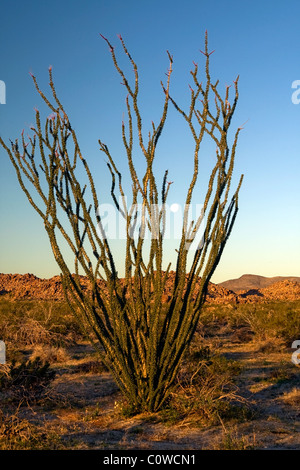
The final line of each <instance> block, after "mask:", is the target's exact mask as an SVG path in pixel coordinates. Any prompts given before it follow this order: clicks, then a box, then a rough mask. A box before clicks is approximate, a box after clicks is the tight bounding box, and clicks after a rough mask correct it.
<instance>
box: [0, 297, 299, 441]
mask: <svg viewBox="0 0 300 470" xmlns="http://www.w3.org/2000/svg"><path fill="white" fill-rule="evenodd" d="M10 297H11V294H6V295H3V296H2V297H1V298H0V338H1V339H3V340H4V341H5V343H6V345H7V364H6V365H5V366H0V368H1V369H0V400H1V412H0V449H50V450H54V449H106V450H107V449H111V450H113V449H151V450H163V449H168V450H172V449H173V450H174V449H178V450H183V449H184V450H195V449H213V450H217V449H227V450H231V449H234V450H245V449H300V440H299V432H298V431H299V424H300V423H299V412H300V408H299V406H300V405H299V393H298V390H299V384H300V382H299V380H300V375H299V367H297V366H296V365H295V364H293V363H292V361H291V354H292V352H293V350H292V349H291V344H292V342H293V340H295V339H299V338H298V334H299V331H300V315H299V314H300V302H299V301H293V302H282V301H281V302H280V301H265V302H258V303H246V304H238V303H236V302H233V303H226V304H216V303H212V302H207V303H206V305H205V306H204V309H203V313H202V316H201V322H200V323H199V325H198V328H197V332H196V335H195V337H194V340H193V342H192V344H191V346H190V348H189V350H188V351H187V353H186V354H185V356H184V359H183V362H182V364H181V368H180V371H179V373H178V377H177V380H176V387H175V389H174V391H173V393H172V395H171V397H170V399H169V401H168V402H167V403H166V405H165V406H164V408H163V409H162V410H161V411H159V412H156V413H150V412H144V413H139V414H134V412H133V410H132V409H131V408H130V406H128V404H127V403H126V401H124V397H122V394H121V393H120V391H119V389H118V387H117V386H116V385H115V383H114V381H113V378H112V376H111V374H110V373H109V372H108V371H107V370H106V368H105V366H104V365H103V364H102V363H101V361H100V360H99V357H98V355H97V352H96V351H95V350H94V348H93V347H92V346H91V345H90V344H89V343H88V342H87V341H86V340H85V338H84V336H83V335H82V332H81V329H80V325H78V324H77V323H76V321H75V319H74V318H73V316H72V315H71V314H70V311H69V309H68V307H67V305H66V303H65V302H63V301H55V302H53V301H41V300H18V301H17V300H12V299H11V298H10ZM21 327H22V328H21Z"/></svg>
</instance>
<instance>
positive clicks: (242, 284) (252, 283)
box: [218, 274, 300, 292]
mask: <svg viewBox="0 0 300 470" xmlns="http://www.w3.org/2000/svg"><path fill="white" fill-rule="evenodd" d="M280 281H293V282H299V283H300V277H295V276H275V277H264V276H258V275H256V274H243V276H241V277H239V278H238V279H230V280H229V281H224V282H220V283H219V284H218V286H221V287H225V288H226V289H230V290H232V291H234V292H238V291H242V290H243V291H245V290H246V291H248V290H252V289H263V288H265V287H269V286H271V285H272V284H275V283H276V282H280Z"/></svg>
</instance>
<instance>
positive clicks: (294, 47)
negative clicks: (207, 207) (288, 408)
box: [0, 0, 300, 282]
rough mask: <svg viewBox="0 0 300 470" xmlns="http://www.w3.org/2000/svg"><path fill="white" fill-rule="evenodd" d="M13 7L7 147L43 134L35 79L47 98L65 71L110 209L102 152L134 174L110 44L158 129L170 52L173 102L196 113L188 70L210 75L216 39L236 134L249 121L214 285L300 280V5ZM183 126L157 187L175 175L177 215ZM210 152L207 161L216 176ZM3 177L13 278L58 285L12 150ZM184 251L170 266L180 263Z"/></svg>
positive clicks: (294, 0)
mask: <svg viewBox="0 0 300 470" xmlns="http://www.w3.org/2000/svg"><path fill="white" fill-rule="evenodd" d="M0 6H1V15H0V18H1V28H0V44H1V49H0V54H1V60H0V80H2V81H3V82H4V83H5V84H6V104H0V135H1V137H2V138H3V139H4V140H5V141H8V140H9V139H15V138H17V137H20V134H21V132H22V129H25V133H26V132H28V133H29V132H30V131H29V128H30V125H31V124H32V123H33V122H34V116H35V112H34V107H37V108H38V109H42V108H43V107H42V103H41V99H40V97H39V96H38V94H37V93H36V91H35V89H34V86H33V83H32V79H31V77H30V75H29V72H33V73H34V74H35V75H36V77H37V78H38V80H39V82H40V84H41V88H42V89H44V90H46V89H47V87H48V67H49V65H52V67H53V74H54V79H55V83H56V88H57V92H58V94H59V96H60V99H61V101H62V102H63V103H64V105H65V108H66V110H67V112H68V114H69V117H70V120H71V123H72V125H73V127H74V128H75V130H76V131H77V133H78V137H79V141H80V145H81V148H82V150H83V152H84V154H85V155H86V158H87V160H88V162H89V163H90V164H91V167H92V168H93V171H95V175H96V178H97V185H98V189H99V191H100V192H101V194H103V195H105V197H106V198H107V194H108V195H109V188H110V185H109V174H108V171H107V167H106V165H105V161H104V156H103V155H102V154H101V153H100V152H99V146H98V139H99V138H101V139H102V140H103V141H104V142H106V143H107V145H108V146H110V147H111V149H112V152H113V155H114V157H115V159H116V161H117V162H118V163H119V166H120V168H123V167H124V168H125V160H124V152H123V150H122V149H121V142H120V129H121V121H122V118H123V113H124V112H125V111H126V107H125V96H126V93H125V90H124V87H122V86H121V85H120V78H119V77H118V76H117V74H116V72H115V69H114V67H113V64H112V62H111V58H110V54H109V51H108V48H107V45H106V44H105V42H104V41H103V40H101V38H100V36H99V33H102V34H103V35H104V36H106V37H108V38H109V39H110V41H111V42H112V43H113V44H114V45H115V46H116V48H117V51H118V52H120V53H121V49H120V44H119V40H118V38H117V34H122V36H123V38H124V40H125V41H126V44H127V46H128V48H129V50H130V52H131V54H132V56H133V57H134V59H135V61H136V63H137V65H138V67H139V71H140V75H141V87H142V91H141V103H142V107H143V113H144V116H145V117H144V120H145V128H149V129H150V127H151V120H154V121H155V120H156V122H157V119H158V116H159V110H160V109H161V105H162V102H163V101H162V100H163V96H162V91H161V87H160V80H165V78H166V77H165V73H166V71H167V68H168V57H167V54H166V50H169V51H170V53H171V54H172V55H173V59H174V72H173V82H172V85H171V91H172V94H173V95H174V97H176V99H177V100H178V101H179V102H180V104H182V105H183V106H185V107H188V106H189V89H188V84H189V83H191V77H190V74H189V71H190V70H191V68H192V67H193V63H192V61H195V62H198V63H199V66H200V65H201V64H202V65H203V56H202V54H201V53H200V52H199V49H203V47H204V33H205V30H207V31H208V37H209V48H210V49H211V50H213V49H215V52H214V54H213V55H212V56H211V61H212V74H213V77H214V78H215V79H217V78H219V79H220V81H221V84H224V85H225V84H231V83H232V81H233V80H235V79H236V77H237V75H239V76H240V81H239V91H240V100H239V103H238V108H237V111H236V116H235V120H234V125H235V127H238V126H240V125H242V124H243V123H244V122H245V121H247V123H246V125H245V127H244V129H243V131H242V132H241V134H240V140H239V146H238V150H237V156H236V158H237V160H236V166H235V175H236V177H238V176H239V175H240V173H244V174H245V179H244V183H243V186H242V189H241V193H240V201H239V206H240V211H239V214H238V217H237V220H236V224H235V226H234V229H233V232H232V235H231V238H230V240H229V242H228V244H227V246H226V248H225V252H224V254H223V258H222V260H221V262H220V264H219V266H218V268H217V270H216V273H215V275H214V277H213V280H214V281H215V282H221V281H223V280H227V279H230V278H235V277H239V276H241V275H242V274H244V273H252V274H260V275H264V276H277V275H294V276H300V211H299V209H300V186H299V176H300V104H299V105H297V104H293V103H292V99H291V97H292V93H293V91H295V90H293V89H292V83H293V81H295V80H300V53H299V44H300V28H299V18H300V2H299V0H287V1H285V2H282V1H281V2H279V1H274V0H243V1H241V0H239V1H238V0H227V1H223V0H215V1H204V0H186V1H185V2H183V1H181V2H176V1H174V0H172V1H171V0H152V1H151V2H149V1H144V0H127V1H124V0H123V1H121V0H109V1H107V0H105V1H104V0H97V1H96V0H85V1H79V0H64V1H58V0H52V1H51V2H46V1H45V0H39V1H37V0H27V1H26V2H24V1H20V0H11V1H10V2H1V4H0ZM0 97H1V95H0ZM184 127H185V123H184V122H183V121H181V120H180V119H179V118H178V117H177V118H175V117H174V116H173V114H171V117H170V123H169V127H168V130H167V131H166V135H165V136H164V137H163V138H162V142H161V148H160V151H159V152H158V155H157V158H158V163H157V171H158V174H160V175H163V172H164V170H165V169H167V168H168V169H169V177H170V180H172V181H174V184H173V185H172V187H171V190H172V191H171V193H170V204H171V203H176V202H178V201H179V200H180V197H181V196H182V194H183V191H184V189H185V187H186V186H184V184H187V181H188V180H189V178H190V175H191V168H192V167H191V162H192V159H193V155H192V152H191V149H192V147H191V141H190V140H189V137H188V134H187V133H185V132H184V131H183V130H182V129H184ZM208 153H209V152H207V154H205V153H204V154H203V155H202V159H203V160H202V162H203V168H205V165H206V163H205V162H206V159H209V158H210V156H209V155H208ZM0 164H1V166H0V217H1V219H0V220H1V225H0V272H3V273H26V272H31V273H34V274H35V275H37V276H39V277H50V276H52V275H55V274H58V273H59V270H58V268H57V266H56V264H55V262H54V260H53V258H52V253H51V250H50V247H49V242H48V239H47V236H46V234H45V232H44V228H43V224H42V223H41V220H40V218H39V217H38V215H36V214H35V212H34V210H33V209H32V207H31V206H30V205H29V203H28V201H27V199H26V198H25V196H24V194H23V192H22V191H21V189H20V188H19V186H18V183H17V180H16V176H15V173H14V169H13V168H12V166H11V163H10V161H9V159H8V156H7V155H6V153H5V152H4V150H3V149H2V148H1V149H0ZM103 197H104V196H103ZM105 202H108V200H107V199H106V201H105ZM199 202H203V201H199ZM115 248H116V250H117V251H118V246H117V245H116V246H115ZM172 250H173V247H172ZM172 250H170V253H169V254H168V252H167V253H166V254H167V255H169V256H170V259H171V257H172V252H173V251H172Z"/></svg>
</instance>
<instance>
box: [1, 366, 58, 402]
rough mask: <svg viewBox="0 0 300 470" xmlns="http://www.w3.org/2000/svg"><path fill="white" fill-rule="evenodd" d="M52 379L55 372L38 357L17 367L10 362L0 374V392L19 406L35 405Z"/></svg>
mask: <svg viewBox="0 0 300 470" xmlns="http://www.w3.org/2000/svg"><path fill="white" fill-rule="evenodd" d="M54 377H55V371H53V370H51V369H50V365H49V363H48V362H44V363H43V362H42V361H41V359H40V358H39V357H37V358H36V359H34V360H32V361H30V360H29V361H23V362H21V364H19V365H16V363H15V362H12V364H11V365H10V366H8V367H6V368H5V369H3V371H2V373H0V391H4V394H5V395H6V396H7V398H9V399H10V400H12V401H18V402H19V403H20V404H22V403H24V402H26V403H27V404H29V403H36V402H37V401H39V400H40V399H41V398H42V397H43V396H44V395H45V393H46V391H47V388H48V386H49V385H50V383H51V381H52V380H53V379H54Z"/></svg>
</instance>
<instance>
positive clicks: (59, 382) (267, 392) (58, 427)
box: [19, 332, 300, 450]
mask: <svg viewBox="0 0 300 470" xmlns="http://www.w3.org/2000/svg"><path fill="white" fill-rule="evenodd" d="M212 341H213V344H210V346H212V347H216V346H218V348H219V352H221V353H222V354H224V355H225V356H227V357H228V358H230V359H234V360H238V361H240V362H241V363H242V364H243V366H244V370H243V371H242V373H241V374H240V375H239V377H238V384H237V385H238V387H239V394H241V395H242V396H243V397H244V398H246V399H247V400H248V403H249V405H250V408H251V409H252V410H253V416H251V418H249V419H248V420H246V421H243V422H238V423H237V422H233V423H230V422H229V423H228V422H226V423H225V424H224V423H223V424H222V423H220V424H219V425H214V426H201V427H199V426H195V425H193V423H192V422H191V421H190V420H189V419H185V420H182V421H181V422H177V423H176V424H172V425H170V424H167V423H164V422H161V421H160V422H159V421H158V420H157V419H156V418H155V415H151V414H149V413H144V414H139V415H136V416H134V417H131V418H125V417H122V416H121V415H120V413H119V412H118V406H119V403H120V402H121V400H122V397H121V395H120V392H119V391H118V388H117V387H116V385H115V384H114V382H113V380H112V377H111V376H110V374H109V373H108V372H106V371H103V372H101V373H100V374H99V373H98V372H96V373H95V372H93V368H92V367H91V358H92V357H94V356H93V349H92V348H91V346H90V345H89V344H87V343H82V344H79V345H77V346H76V347H72V348H70V349H69V351H68V352H69V355H70V356H69V357H70V360H69V362H67V363H66V362H64V364H62V365H59V364H58V365H57V366H55V367H56V370H57V375H56V378H55V380H54V382H53V385H52V389H51V393H50V396H52V399H54V400H55V403H56V405H55V407H50V408H49V409H47V408H45V407H42V406H32V407H21V408H20V409H19V417H20V418H26V419H27V420H29V421H30V422H32V423H34V424H36V425H38V426H42V427H43V428H44V429H45V430H47V432H49V431H53V432H54V433H56V434H58V435H59V436H60V439H61V442H62V443H63V444H64V447H65V448H67V449H106V450H108V449H123V450H125V449H151V450H164V449H165V450H174V449H176V450H196V449H214V450H215V449H219V448H220V446H221V445H222V442H223V441H224V437H225V435H226V433H227V434H230V436H231V437H233V438H235V439H237V440H240V441H241V440H242V441H243V442H244V443H245V447H246V448H247V446H249V448H255V449H269V450H271V449H276V450H283V449H284V450H288V449H292V450H297V449H300V433H299V431H300V392H299V391H300V388H299V385H300V374H299V371H300V368H299V367H297V366H296V365H294V364H293V363H292V361H291V353H292V350H289V349H284V350H283V351H282V350H279V351H276V347H275V350H274V345H273V347H271V348H270V347H269V349H270V350H271V352H268V345H264V347H262V345H259V344H257V343H255V342H251V341H250V342H247V343H241V342H239V341H235V339H234V335H232V334H228V333H226V332H225V333H224V334H223V335H222V334H220V335H219V336H218V337H217V339H216V337H214V338H213V339H212ZM208 342H209V340H208ZM269 346H270V345H269ZM275 346H276V345H275ZM280 374H282V375H283V380H278V377H280ZM287 377H288V380H284V378H287ZM272 378H273V380H272ZM53 397H54V398H53Z"/></svg>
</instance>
